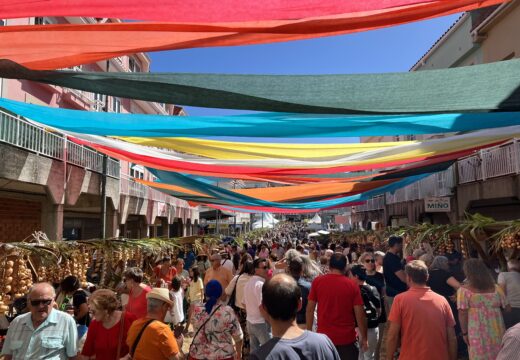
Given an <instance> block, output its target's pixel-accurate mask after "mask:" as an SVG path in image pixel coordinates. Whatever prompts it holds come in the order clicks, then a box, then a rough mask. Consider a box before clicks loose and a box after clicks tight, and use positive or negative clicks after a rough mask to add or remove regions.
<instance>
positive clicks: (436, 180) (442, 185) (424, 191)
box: [386, 166, 455, 204]
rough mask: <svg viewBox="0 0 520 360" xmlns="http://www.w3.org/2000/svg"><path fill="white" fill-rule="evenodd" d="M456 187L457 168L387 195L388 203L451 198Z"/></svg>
mask: <svg viewBox="0 0 520 360" xmlns="http://www.w3.org/2000/svg"><path fill="white" fill-rule="evenodd" d="M454 187H455V167H454V166H451V167H449V168H448V169H447V170H444V171H441V172H438V173H435V174H433V175H430V176H428V177H427V178H424V179H422V180H419V181H417V182H415V183H413V184H410V185H408V186H405V187H403V188H401V189H398V190H396V191H395V192H394V193H386V203H387V204H394V203H399V202H405V201H412V200H418V199H424V198H427V197H440V196H450V195H452V194H453V188H454Z"/></svg>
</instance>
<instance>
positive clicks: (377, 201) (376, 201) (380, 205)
mask: <svg viewBox="0 0 520 360" xmlns="http://www.w3.org/2000/svg"><path fill="white" fill-rule="evenodd" d="M384 208H385V196H384V195H379V196H376V197H373V198H371V199H368V200H367V201H366V202H365V203H364V204H363V205H356V206H353V209H354V211H355V212H366V211H374V210H382V209H384Z"/></svg>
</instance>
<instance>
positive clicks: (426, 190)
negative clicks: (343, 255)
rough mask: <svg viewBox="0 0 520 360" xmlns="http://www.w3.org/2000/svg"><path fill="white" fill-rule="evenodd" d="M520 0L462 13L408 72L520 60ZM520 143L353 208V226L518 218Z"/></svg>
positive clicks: (486, 152)
mask: <svg viewBox="0 0 520 360" xmlns="http://www.w3.org/2000/svg"><path fill="white" fill-rule="evenodd" d="M519 34H520V1H519V0H513V1H511V2H508V3H504V4H502V5H497V6H493V7H489V8H484V9H480V10H477V11H473V12H470V13H464V14H463V15H461V16H460V17H459V18H458V20H457V21H456V22H455V23H454V24H453V25H452V26H451V27H450V28H449V29H447V31H446V32H445V33H444V34H443V35H442V36H441V37H440V39H438V40H437V41H436V43H435V44H433V45H432V47H431V48H430V49H429V50H428V52H427V53H426V54H424V56H422V57H421V58H420V59H419V60H418V61H417V62H416V63H415V64H414V65H413V66H412V68H411V69H410V71H428V70H432V69H442V68H452V67H459V66H472V65H477V64H484V63H490V62H496V61H504V60H510V59H513V58H518V57H520V37H519V36H518V35H519ZM449 135H452V134H428V135H417V136H399V137H388V136H386V137H365V138H362V139H361V141H363V142H382V141H404V140H416V139H417V140H427V139H431V138H438V137H443V136H449ZM519 199H520V142H519V140H517V139H513V140H511V141H509V142H507V143H505V144H502V145H500V146H495V147H493V148H489V149H486V150H481V151H478V152H475V153H474V154H472V155H470V156H467V157H465V158H461V159H458V161H457V163H456V164H455V165H454V166H452V167H451V168H450V169H448V170H446V171H444V172H441V173H438V174H434V175H432V176H430V177H428V178H426V179H423V180H421V181H419V182H417V183H415V184H412V185H410V186H407V187H405V188H403V189H400V190H398V191H396V192H395V193H394V194H390V193H387V194H385V195H384V196H380V197H377V198H373V199H371V200H370V201H368V202H367V203H366V204H364V205H361V206H355V207H353V208H352V213H351V221H352V223H353V224H354V226H355V227H357V228H364V229H367V228H370V224H372V223H381V224H383V225H384V226H387V225H394V226H399V225H407V224H414V223H418V222H431V223H438V224H443V223H455V222H457V221H459V220H461V219H463V218H464V214H465V213H481V214H482V215H485V216H490V217H493V218H495V219H497V220H513V219H518V218H519V217H520V200H519Z"/></svg>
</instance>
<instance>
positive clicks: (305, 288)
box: [296, 278, 311, 324]
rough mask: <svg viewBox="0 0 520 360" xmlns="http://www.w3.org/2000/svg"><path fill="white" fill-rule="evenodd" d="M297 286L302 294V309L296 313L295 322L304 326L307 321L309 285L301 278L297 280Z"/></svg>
mask: <svg viewBox="0 0 520 360" xmlns="http://www.w3.org/2000/svg"><path fill="white" fill-rule="evenodd" d="M298 286H299V288H300V290H301V292H302V308H301V309H300V311H298V312H297V313H296V322H297V323H298V324H305V322H306V320H307V315H306V312H307V303H308V301H309V293H310V292H311V283H310V282H308V281H307V280H305V279H303V278H299V279H298Z"/></svg>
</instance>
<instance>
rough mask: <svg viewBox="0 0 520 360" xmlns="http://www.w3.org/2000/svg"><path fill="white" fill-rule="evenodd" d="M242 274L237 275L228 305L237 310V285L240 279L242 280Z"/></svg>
mask: <svg viewBox="0 0 520 360" xmlns="http://www.w3.org/2000/svg"><path fill="white" fill-rule="evenodd" d="M241 276H242V274H240V275H238V277H237V281H236V282H235V287H234V288H233V292H232V293H231V295H230V296H229V302H228V305H229V306H230V307H231V308H232V309H233V310H234V311H235V312H236V311H238V310H239V307H238V306H236V305H235V302H236V298H237V285H238V280H240V277H241Z"/></svg>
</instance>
